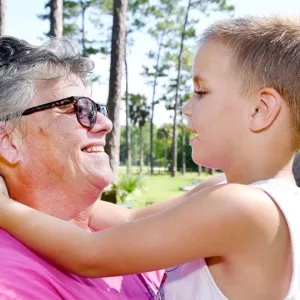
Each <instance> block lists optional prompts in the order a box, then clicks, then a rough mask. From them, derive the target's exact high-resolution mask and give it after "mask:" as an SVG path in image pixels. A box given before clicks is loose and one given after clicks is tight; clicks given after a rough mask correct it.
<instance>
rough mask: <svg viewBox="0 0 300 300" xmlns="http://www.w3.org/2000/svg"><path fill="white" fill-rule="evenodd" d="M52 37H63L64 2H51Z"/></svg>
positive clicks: (50, 33) (53, 0) (54, 0)
mask: <svg viewBox="0 0 300 300" xmlns="http://www.w3.org/2000/svg"><path fill="white" fill-rule="evenodd" d="M49 35H50V36H55V37H62V35H63V0H51V1H50V32H49Z"/></svg>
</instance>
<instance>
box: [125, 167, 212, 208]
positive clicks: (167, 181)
mask: <svg viewBox="0 0 300 300" xmlns="http://www.w3.org/2000/svg"><path fill="white" fill-rule="evenodd" d="M124 171H125V170H124V169H123V168H122V170H121V172H124ZM207 177H209V175H207V174H203V175H201V176H198V174H197V173H186V174H185V175H182V174H180V173H178V175H177V176H176V177H175V178H174V177H171V176H170V175H169V174H163V175H162V174H161V175H153V176H150V175H144V178H143V188H142V189H141V190H138V191H137V192H135V193H134V194H133V195H132V196H131V197H130V203H131V204H132V205H133V207H134V208H140V207H145V206H146V205H148V204H152V203H155V202H160V201H165V200H168V199H171V198H173V197H176V196H179V195H181V194H182V193H184V191H182V190H180V186H185V185H189V184H191V183H192V181H193V180H203V179H205V178H207Z"/></svg>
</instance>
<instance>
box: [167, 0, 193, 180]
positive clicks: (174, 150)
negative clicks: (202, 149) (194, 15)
mask: <svg viewBox="0 0 300 300" xmlns="http://www.w3.org/2000/svg"><path fill="white" fill-rule="evenodd" d="M190 8H191V0H189V2H188V6H187V9H186V13H185V19H184V24H183V28H182V31H181V41H180V50H179V54H178V58H177V59H178V70H177V80H176V92H175V105H174V118H173V143H172V170H171V175H172V177H175V176H176V173H177V111H178V102H179V85H180V78H181V63H182V53H183V44H184V39H185V34H186V32H185V31H186V26H187V23H188V18H189V12H190Z"/></svg>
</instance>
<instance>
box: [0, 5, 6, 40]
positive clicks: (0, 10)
mask: <svg viewBox="0 0 300 300" xmlns="http://www.w3.org/2000/svg"><path fill="white" fill-rule="evenodd" d="M5 17H6V0H0V35H4V34H5V25H6V18H5Z"/></svg>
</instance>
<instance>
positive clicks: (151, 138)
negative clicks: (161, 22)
mask: <svg viewBox="0 0 300 300" xmlns="http://www.w3.org/2000/svg"><path fill="white" fill-rule="evenodd" d="M165 33H166V30H164V32H163V34H162V36H161V40H160V42H159V46H158V51H157V58H156V64H155V76H154V82H153V92H152V101H151V116H150V165H151V175H153V174H154V147H153V143H154V142H153V137H154V133H153V120H154V108H155V95H156V86H157V78H158V68H159V63H160V54H161V50H162V45H163V40H164V36H165Z"/></svg>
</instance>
